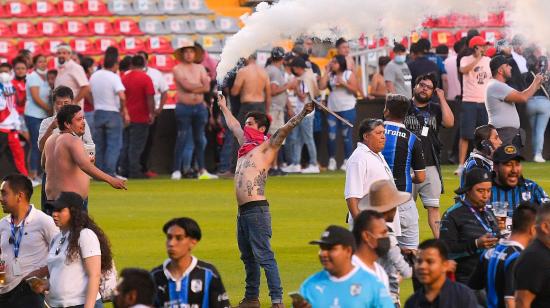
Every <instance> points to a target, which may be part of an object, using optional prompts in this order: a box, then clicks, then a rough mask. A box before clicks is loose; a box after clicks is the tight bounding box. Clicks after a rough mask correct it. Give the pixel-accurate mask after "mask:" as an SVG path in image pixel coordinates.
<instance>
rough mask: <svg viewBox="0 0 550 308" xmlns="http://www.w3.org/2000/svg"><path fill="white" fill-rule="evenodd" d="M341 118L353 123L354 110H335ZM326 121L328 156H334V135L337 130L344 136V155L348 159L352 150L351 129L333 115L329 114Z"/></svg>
mask: <svg viewBox="0 0 550 308" xmlns="http://www.w3.org/2000/svg"><path fill="white" fill-rule="evenodd" d="M336 113H337V114H338V115H339V116H341V117H342V118H344V119H346V120H348V121H349V122H351V123H355V117H356V111H355V108H354V109H350V110H346V111H340V112H336ZM327 121H328V156H329V158H334V157H335V156H336V135H337V134H338V132H340V133H341V134H342V137H343V138H344V157H345V159H348V158H349V157H350V155H351V152H352V150H353V129H351V128H350V127H348V126H347V125H346V124H344V123H343V122H342V121H340V120H338V119H337V118H336V117H335V116H333V115H331V114H329V115H328V117H327Z"/></svg>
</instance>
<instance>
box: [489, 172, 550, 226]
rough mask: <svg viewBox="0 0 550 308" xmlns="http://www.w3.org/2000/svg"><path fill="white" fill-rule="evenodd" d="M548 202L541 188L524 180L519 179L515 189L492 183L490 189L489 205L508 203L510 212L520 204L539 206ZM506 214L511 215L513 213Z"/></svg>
mask: <svg viewBox="0 0 550 308" xmlns="http://www.w3.org/2000/svg"><path fill="white" fill-rule="evenodd" d="M549 200H550V199H549V198H548V195H547V194H546V192H545V191H544V189H542V187H540V186H539V185H538V184H537V183H535V182H533V181H531V180H528V179H524V178H520V180H519V183H518V185H517V186H516V187H512V188H510V187H503V186H500V185H498V184H497V183H496V182H495V181H493V187H492V188H491V204H492V203H494V202H508V205H509V207H510V208H511V209H512V210H515V209H516V208H517V207H518V206H519V205H520V204H521V203H522V202H530V203H535V204H538V205H540V204H543V203H544V202H546V201H549ZM508 212H509V213H512V212H513V211H508ZM510 218H511V217H510Z"/></svg>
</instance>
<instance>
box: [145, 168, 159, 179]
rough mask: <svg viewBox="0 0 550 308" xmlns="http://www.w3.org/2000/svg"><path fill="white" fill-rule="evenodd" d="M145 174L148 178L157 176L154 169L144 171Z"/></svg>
mask: <svg viewBox="0 0 550 308" xmlns="http://www.w3.org/2000/svg"><path fill="white" fill-rule="evenodd" d="M145 176H146V177H148V178H156V177H157V176H159V174H158V173H156V172H155V171H151V170H149V171H147V172H145Z"/></svg>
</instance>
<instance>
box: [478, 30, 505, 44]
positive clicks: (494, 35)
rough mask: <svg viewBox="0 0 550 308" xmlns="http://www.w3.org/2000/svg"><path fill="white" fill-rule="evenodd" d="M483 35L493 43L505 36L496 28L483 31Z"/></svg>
mask: <svg viewBox="0 0 550 308" xmlns="http://www.w3.org/2000/svg"><path fill="white" fill-rule="evenodd" d="M481 36H482V37H483V38H485V40H486V41H487V42H490V43H493V44H494V43H496V42H497V41H498V40H500V39H502V38H503V35H502V33H501V32H499V31H496V30H487V31H481Z"/></svg>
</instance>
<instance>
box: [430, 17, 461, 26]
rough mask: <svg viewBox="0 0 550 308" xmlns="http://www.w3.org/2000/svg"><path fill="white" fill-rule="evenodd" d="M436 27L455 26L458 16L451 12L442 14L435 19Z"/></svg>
mask: <svg viewBox="0 0 550 308" xmlns="http://www.w3.org/2000/svg"><path fill="white" fill-rule="evenodd" d="M433 23H434V27H438V28H454V27H456V23H457V16H456V15H455V14H450V15H447V16H442V17H439V18H437V19H435V20H434V22H433Z"/></svg>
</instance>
